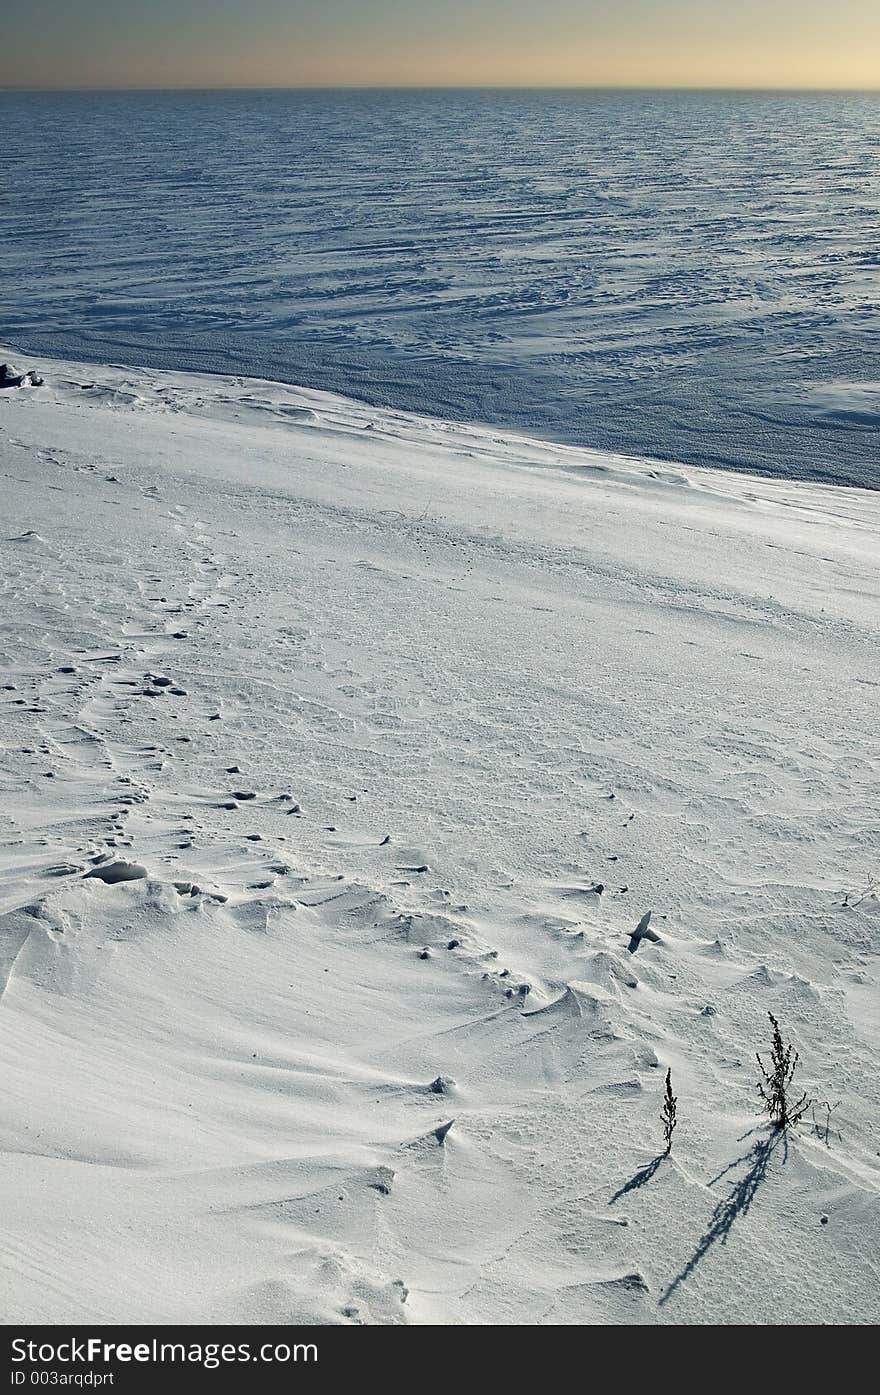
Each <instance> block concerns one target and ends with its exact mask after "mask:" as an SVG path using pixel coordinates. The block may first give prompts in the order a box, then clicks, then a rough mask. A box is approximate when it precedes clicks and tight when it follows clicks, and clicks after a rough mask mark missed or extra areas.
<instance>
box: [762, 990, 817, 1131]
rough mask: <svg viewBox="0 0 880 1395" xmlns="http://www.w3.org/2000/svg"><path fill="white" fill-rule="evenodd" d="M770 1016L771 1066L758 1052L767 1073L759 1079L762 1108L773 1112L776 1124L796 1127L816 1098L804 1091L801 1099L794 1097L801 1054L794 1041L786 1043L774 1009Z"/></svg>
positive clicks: (776, 1125) (780, 1127)
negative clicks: (793, 1091)
mask: <svg viewBox="0 0 880 1395" xmlns="http://www.w3.org/2000/svg"><path fill="white" fill-rule="evenodd" d="M767 1016H768V1017H769V1018H770V1024H771V1026H772V1028H773V1036H772V1039H771V1043H770V1065H769V1069H768V1067H767V1066H765V1065H764V1062H763V1061H762V1060H761V1057H760V1056H759V1055H758V1053H757V1052H756V1053H755V1055H756V1057H757V1061H758V1065H759V1067H760V1070H761V1075H762V1077H763V1078H762V1079H761V1080H759V1081H758V1094H759V1095H760V1096H761V1104H762V1108H763V1110H764V1112H765V1113H766V1114H769V1115H770V1121H771V1123H772V1124H773V1125H774V1127H775V1128H777V1129H792V1128H794V1127H795V1125H796V1124H798V1123H799V1122H800V1120H801V1119H802V1118H803V1116H804V1115H805V1114H806V1112H807V1110H808V1109H809V1108H810V1105H811V1104H812V1103H813V1101H812V1100H810V1099H808V1098H807V1096H806V1094H802V1095H801V1097H800V1099H798V1100H794V1099H793V1097H792V1092H791V1083H792V1080H793V1079H794V1073H795V1071H796V1070H797V1066H798V1061H799V1060H800V1057H799V1056H798V1053H797V1052H796V1051H795V1049H794V1047H793V1046H792V1045H791V1044H788V1045H786V1043H785V1042H784V1041H783V1040H782V1032H781V1031H780V1029H779V1023H778V1022H777V1021H776V1018H775V1017H774V1016H773V1013H772V1012H768V1014H767Z"/></svg>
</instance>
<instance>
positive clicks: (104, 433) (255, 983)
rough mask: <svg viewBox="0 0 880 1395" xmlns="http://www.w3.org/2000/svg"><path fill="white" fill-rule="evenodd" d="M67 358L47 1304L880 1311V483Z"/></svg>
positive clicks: (22, 1288) (48, 794)
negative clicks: (782, 1073)
mask: <svg viewBox="0 0 880 1395" xmlns="http://www.w3.org/2000/svg"><path fill="white" fill-rule="evenodd" d="M5 356H6V355H4V354H2V353H0V357H5ZM8 357H9V359H10V360H11V361H16V362H17V361H19V359H20V356H19V355H14V354H12V353H11V352H10V353H9V355H8ZM36 367H37V369H38V372H39V376H41V377H43V378H44V380H45V381H44V385H43V386H40V387H37V386H35V387H31V388H29V390H28V391H27V392H14V393H7V394H5V395H4V396H3V398H2V400H0V472H2V491H3V497H4V500H5V501H6V508H5V511H4V517H3V523H2V529H0V588H2V605H0V655H2V668H3V678H2V682H0V741H2V746H0V782H2V791H3V815H2V825H0V988H2V998H0V1053H2V1069H3V1079H4V1082H5V1091H4V1095H5V1101H6V1107H5V1110H4V1114H3V1122H2V1142H0V1148H2V1155H0V1162H2V1172H0V1177H2V1182H0V1198H2V1204H3V1214H4V1228H3V1238H2V1244H0V1250H2V1262H3V1266H4V1270H5V1276H4V1285H3V1293H4V1316H5V1318H6V1320H7V1321H11V1322H22V1321H31V1322H37V1321H44V1322H62V1321H103V1322H124V1321H143V1322H194V1321H226V1320H229V1321H239V1322H247V1321H257V1322H289V1321H300V1322H308V1321H316V1322H321V1323H462V1322H464V1323H498V1324H512V1323H612V1324H613V1323H649V1324H651V1323H734V1322H736V1323H770V1322H773V1323H777V1322H785V1323H814V1322H819V1323H851V1322H858V1323H867V1322H872V1321H876V1320H877V1317H878V1307H877V1301H878V1300H877V1290H876V1283H875V1280H874V1275H873V1270H872V1268H871V1256H872V1253H873V1250H874V1248H875V1247H876V1243H877V1238H878V1193H877V1189H878V1168H877V1155H876V1127H877V1122H878V1114H880V1109H878V1085H877V1081H878V1079H880V1071H878V1059H877V1058H878V1051H880V1042H878V1038H877V1031H876V991H877V959H876V950H877V944H876V935H877V928H878V925H880V917H878V906H880V901H878V894H877V881H876V877H877V845H876V840H875V838H874V835H873V827H874V825H873V819H872V811H873V810H874V809H875V808H876V803H877V795H878V783H880V781H878V772H880V752H878V746H877V735H876V721H875V720H874V718H875V715H876V713H875V709H876V696H877V687H876V679H875V674H876V672H877V668H878V666H877V648H878V645H877V640H878V607H877V584H876V558H875V546H876V528H877V524H878V521H880V518H878V515H880V502H878V499H877V496H876V495H874V494H871V493H869V492H863V491H858V490H848V489H842V488H831V487H829V488H823V487H821V486H811V485H796V484H786V483H782V482H775V481H761V480H758V479H755V478H750V477H747V476H744V475H735V474H716V473H712V472H706V471H700V470H694V469H691V468H689V467H687V466H676V467H675V468H674V469H672V468H669V467H658V466H657V465H656V463H654V462H651V461H646V460H627V459H624V458H622V457H610V456H602V455H596V454H589V453H584V452H579V451H576V450H574V449H566V448H560V447H557V446H554V445H548V444H544V443H540V442H537V441H530V440H524V439H522V438H519V437H515V436H505V435H502V434H500V433H498V432H493V431H488V430H485V429H477V428H471V427H465V426H461V425H456V424H454V423H440V422H437V421H432V420H430V419H427V418H416V417H408V416H406V415H404V414H402V413H391V412H376V411H375V410H373V409H370V408H368V407H366V406H364V405H363V404H358V403H355V402H349V401H346V400H345V399H342V398H339V397H334V396H332V395H329V394H323V393H318V392H310V391H301V390H297V389H291V388H286V387H281V386H278V385H276V384H272V383H267V382H261V381H254V380H246V379H217V378H208V377H196V376H191V375H184V374H173V375H172V374H163V373H159V372H147V371H137V370H129V369H123V368H113V369H110V368H100V369H96V368H94V367H89V368H85V367H83V366H82V365H78V364H73V363H70V364H61V363H50V362H40V363H38V364H37V365H36ZM649 912H650V916H649V914H648V913H649ZM768 1011H769V1012H772V1013H773V1014H774V1015H775V1016H776V1017H778V1018H779V1020H780V1022H781V1023H782V1024H783V1027H784V1029H785V1031H786V1034H787V1035H789V1036H790V1037H791V1039H792V1040H793V1041H794V1042H795V1043H796V1045H797V1048H798V1050H799V1051H800V1054H801V1064H800V1067H799V1083H800V1084H801V1085H802V1088H804V1089H806V1090H807V1091H808V1092H809V1094H810V1095H811V1096H813V1097H814V1098H815V1100H816V1105H815V1107H814V1109H813V1111H812V1112H811V1113H810V1114H809V1115H808V1116H807V1118H806V1120H805V1122H804V1124H803V1125H802V1126H801V1128H800V1129H799V1130H798V1131H797V1133H796V1134H793V1135H792V1136H790V1137H788V1138H787V1139H782V1138H779V1137H777V1136H775V1135H773V1134H772V1133H770V1132H768V1130H767V1128H766V1127H765V1125H764V1123H763V1122H762V1119H761V1117H760V1115H759V1113H758V1108H757V1106H758V1099H757V1095H756V1091H755V1088H754V1086H755V1076H756V1063H755V1062H754V1052H755V1050H756V1049H760V1050H764V1049H765V1047H766V1044H767V1037H768V1024H767V1013H768ZM669 1067H671V1068H672V1071H673V1079H674V1086H675V1093H676V1095H677V1097H678V1127H677V1129H676V1133H675V1141H674V1147H673V1151H672V1154H671V1156H669V1157H664V1156H661V1155H662V1152H663V1133H662V1125H661V1121H660V1117H659V1116H660V1108H661V1104H662V1094H663V1082H664V1077H665V1073H666V1070H667V1069H668V1068H669ZM36 1199H38V1202H39V1204H36Z"/></svg>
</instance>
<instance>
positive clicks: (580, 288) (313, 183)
mask: <svg viewBox="0 0 880 1395" xmlns="http://www.w3.org/2000/svg"><path fill="white" fill-rule="evenodd" d="M0 119H2V123H3V141H2V155H0V169H2V188H0V193H2V198H0V244H2V272H3V278H2V305H3V322H2V331H3V338H4V339H5V340H7V341H8V342H12V343H15V344H16V345H18V346H20V347H21V348H22V349H31V350H33V351H34V352H42V353H47V354H48V353H51V354H55V355H64V356H67V357H72V358H79V359H89V360H93V361H107V360H112V361H124V362H131V363H142V364H148V365H152V366H158V367H171V368H184V367H189V368H195V369H207V370H210V371H219V372H242V373H247V374H253V375H257V376H261V377H269V378H275V379H279V380H282V381H287V382H294V383H301V384H304V385H306V386H312V387H320V388H328V389H332V390H335V391H338V392H342V393H345V394H348V395H350V396H353V397H358V398H362V399H365V400H367V401H370V402H373V403H375V404H380V405H391V406H395V407H400V408H405V409H409V410H414V411H419V412H425V413H428V414H432V415H439V416H444V417H453V418H464V419H470V420H473V421H479V422H486V423H497V424H501V425H504V426H509V427H512V428H514V429H517V430H521V431H525V432H527V433H530V434H534V435H538V436H544V437H549V438H551V439H558V440H561V441H566V442H571V443H575V444H581V445H589V446H597V447H602V448H608V449H612V450H615V451H620V452H625V453H628V454H635V455H651V456H657V457H660V458H667V459H675V460H681V461H684V462H689V463H693V464H697V465H700V464H703V465H718V466H723V467H728V468H736V469H746V470H750V471H756V472H761V473H769V474H776V475H783V476H788V477H801V478H812V479H824V480H828V481H833V482H837V483H848V484H862V485H871V486H873V487H880V464H878V457H877V427H878V424H880V337H878V329H880V310H878V302H880V94H852V93H850V94H806V93H803V94H798V93H786V94H782V93H776V94H772V93H742V94H736V95H732V94H729V93H726V94H722V93H695V92H689V93H657V92H653V93H652V92H628V93H622V92H595V91H589V92H577V91H562V92H560V91H555V92H533V91H530V92H512V91H485V92H481V91H461V92H448V91H444V92H401V91H398V92H375V91H372V92H367V91H362V92H342V93H340V92H233V93H195V92H192V93H176V94H167V93H165V94H160V93H117V94H109V93H90V94H86V93H81V94H63V95H59V94H45V93H43V94H41V93H9V92H7V93H4V94H0Z"/></svg>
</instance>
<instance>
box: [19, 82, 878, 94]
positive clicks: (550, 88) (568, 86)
mask: <svg viewBox="0 0 880 1395" xmlns="http://www.w3.org/2000/svg"><path fill="white" fill-rule="evenodd" d="M5 92H19V93H21V92H84V93H88V92H828V93H835V92H862V93H872V94H873V93H880V83H878V84H877V85H876V86H865V85H863V84H856V85H841V84H836V83H829V84H822V85H819V86H817V85H816V84H803V83H671V82H670V83H642V82H607V83H605V82H591V83H574V82H564V83H545V82H541V83H531V82H424V83H404V82H401V83H396V82H367V83H349V82H346V83H325V82H314V83H312V82H299V83H259V84H256V85H254V84H252V83H245V84H239V83H209V84H204V83H195V84H194V83H165V84H161V85H157V84H153V83H109V84H108V83H101V84H91V83H72V84H64V85H61V84H55V83H53V84H40V83H0V93H5Z"/></svg>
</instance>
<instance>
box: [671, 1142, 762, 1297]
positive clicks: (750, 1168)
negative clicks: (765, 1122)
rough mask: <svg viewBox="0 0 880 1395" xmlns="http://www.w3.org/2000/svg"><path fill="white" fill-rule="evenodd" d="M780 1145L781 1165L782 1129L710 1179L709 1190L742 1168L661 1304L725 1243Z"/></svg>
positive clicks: (745, 1210) (746, 1209)
mask: <svg viewBox="0 0 880 1395" xmlns="http://www.w3.org/2000/svg"><path fill="white" fill-rule="evenodd" d="M780 1145H781V1146H782V1162H783V1164H785V1163H786V1162H787V1160H788V1140H787V1139H786V1136H785V1132H784V1130H778V1131H777V1130H774V1132H773V1133H771V1134H769V1135H767V1136H765V1137H763V1138H759V1139H758V1140H757V1142H756V1143H754V1144H753V1146H752V1147H751V1148H750V1149H749V1151H748V1152H747V1153H743V1154H742V1155H741V1156H740V1157H738V1158H735V1159H734V1161H733V1162H732V1163H729V1164H728V1165H727V1167H725V1168H724V1169H723V1170H722V1171H721V1172H719V1173H718V1176H717V1177H713V1178H712V1180H711V1181H710V1182H709V1183H708V1185H709V1186H710V1187H713V1186H714V1185H715V1183H716V1182H720V1181H721V1179H722V1177H726V1176H727V1174H728V1173H729V1172H732V1171H733V1170H734V1168H738V1167H740V1165H742V1164H744V1165H745V1171H744V1172H743V1173H742V1175H741V1176H740V1177H738V1178H737V1180H736V1181H734V1182H731V1183H729V1184H728V1185H729V1187H730V1191H729V1192H728V1195H727V1196H726V1197H724V1198H723V1199H722V1200H721V1201H719V1203H718V1205H717V1206H716V1207H715V1210H714V1211H713V1212H712V1215H711V1217H710V1219H709V1225H708V1227H707V1229H706V1233H705V1235H704V1236H703V1238H702V1239H701V1240H700V1243H699V1245H698V1246H697V1248H696V1251H695V1252H694V1254H693V1255H692V1256H691V1258H690V1259H689V1260H688V1262H687V1264H686V1265H685V1266H684V1268H683V1269H682V1271H681V1273H680V1274H677V1275H676V1276H675V1278H674V1279H673V1280H672V1283H671V1284H670V1285H669V1287H668V1289H667V1290H666V1292H665V1293H664V1294H663V1296H662V1298H661V1299H660V1303H661V1304H663V1303H666V1302H667V1300H668V1299H670V1298H671V1297H672V1296H673V1294H674V1293H675V1292H676V1290H677V1289H678V1287H679V1285H680V1284H682V1283H683V1282H684V1280H685V1279H687V1278H689V1277H690V1275H691V1274H692V1273H693V1272H694V1270H695V1269H696V1267H697V1265H698V1264H699V1263H700V1261H701V1260H703V1259H705V1257H706V1255H707V1254H708V1253H709V1251H710V1250H711V1248H712V1246H713V1245H715V1244H716V1243H718V1242H719V1241H720V1242H721V1244H722V1245H726V1244H727V1239H728V1236H729V1235H730V1232H731V1230H732V1229H733V1223H734V1221H735V1220H736V1218H737V1217H738V1216H745V1215H746V1213H747V1212H748V1210H749V1208H750V1206H751V1204H752V1202H753V1201H754V1199H755V1194H756V1193H757V1190H758V1188H759V1186H760V1185H761V1183H762V1182H763V1181H764V1179H765V1177H766V1176H767V1169H768V1168H769V1166H770V1159H771V1157H772V1155H773V1153H774V1151H775V1149H776V1148H778V1147H779V1146H780Z"/></svg>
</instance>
